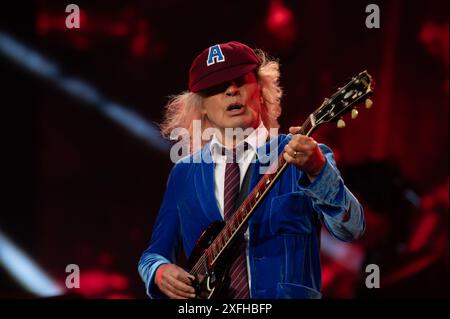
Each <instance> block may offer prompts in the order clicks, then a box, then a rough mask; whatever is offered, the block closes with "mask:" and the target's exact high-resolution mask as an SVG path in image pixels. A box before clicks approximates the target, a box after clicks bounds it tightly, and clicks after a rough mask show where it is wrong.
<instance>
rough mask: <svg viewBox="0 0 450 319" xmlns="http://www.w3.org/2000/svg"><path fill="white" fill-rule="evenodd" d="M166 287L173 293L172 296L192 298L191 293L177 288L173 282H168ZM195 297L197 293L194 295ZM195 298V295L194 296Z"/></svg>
mask: <svg viewBox="0 0 450 319" xmlns="http://www.w3.org/2000/svg"><path fill="white" fill-rule="evenodd" d="M166 289H167V291H168V292H169V293H171V294H172V296H174V298H176V299H188V298H191V294H189V293H185V292H183V291H182V290H179V289H177V288H176V287H175V286H174V285H173V283H167V285H166ZM194 297H195V295H194ZM192 298H193V297H192Z"/></svg>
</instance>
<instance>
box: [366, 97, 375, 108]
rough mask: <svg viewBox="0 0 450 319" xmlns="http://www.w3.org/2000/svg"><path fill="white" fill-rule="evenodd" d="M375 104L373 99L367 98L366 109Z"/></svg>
mask: <svg viewBox="0 0 450 319" xmlns="http://www.w3.org/2000/svg"><path fill="white" fill-rule="evenodd" d="M372 105H373V101H372V100H371V99H366V109H370V108H371V107H372Z"/></svg>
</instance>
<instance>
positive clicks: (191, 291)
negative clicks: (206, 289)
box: [172, 279, 195, 294]
mask: <svg viewBox="0 0 450 319" xmlns="http://www.w3.org/2000/svg"><path fill="white" fill-rule="evenodd" d="M172 286H174V287H175V288H177V289H178V290H180V291H183V292H184V293H186V294H194V293H195V289H194V287H192V286H190V285H187V284H185V283H184V282H182V281H180V280H177V279H174V281H173V282H172Z"/></svg>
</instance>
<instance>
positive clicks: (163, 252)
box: [138, 165, 181, 298]
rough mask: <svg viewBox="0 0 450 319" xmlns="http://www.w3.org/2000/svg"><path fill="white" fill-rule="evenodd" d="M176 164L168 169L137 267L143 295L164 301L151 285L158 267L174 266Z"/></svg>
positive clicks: (176, 220)
mask: <svg viewBox="0 0 450 319" xmlns="http://www.w3.org/2000/svg"><path fill="white" fill-rule="evenodd" d="M176 169H177V165H175V166H174V168H173V169H172V171H171V173H170V175H169V178H168V182H167V186H166V191H165V194H164V198H163V201H162V204H161V207H160V209H159V213H158V217H157V219H156V222H155V224H154V226H153V232H152V236H151V240H150V245H149V247H148V248H147V249H146V250H145V251H144V252H143V254H142V256H141V258H140V260H139V265H138V270H139V274H140V276H141V278H142V280H143V281H144V283H145V287H146V292H147V295H148V296H149V297H150V298H166V296H165V295H164V294H163V293H162V292H161V291H160V290H159V288H158V286H157V285H156V284H155V283H154V278H155V274H156V269H157V268H158V267H159V266H160V265H162V264H168V263H174V262H175V259H176V254H177V250H178V247H179V240H180V237H181V236H180V225H179V216H178V209H177V204H176V203H177V201H176V196H177V189H176V188H177V184H181V183H180V181H177V177H176V175H177V174H176V172H175V171H176Z"/></svg>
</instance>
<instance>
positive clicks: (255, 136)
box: [209, 121, 269, 162]
mask: <svg viewBox="0 0 450 319" xmlns="http://www.w3.org/2000/svg"><path fill="white" fill-rule="evenodd" d="M268 134H269V132H268V131H267V128H266V127H265V126H264V124H263V122H262V121H261V123H260V124H259V126H258V127H257V128H256V129H254V130H253V132H252V133H251V134H250V135H249V136H247V138H245V139H244V141H242V142H241V143H240V144H242V143H247V144H248V145H249V148H248V149H249V150H251V151H252V153H256V155H257V156H258V151H257V150H258V148H259V147H261V146H263V145H264V144H266V141H267V136H268ZM240 144H239V145H240ZM209 147H210V151H211V155H212V157H213V160H214V162H216V160H217V159H223V155H222V150H223V149H224V148H225V146H224V145H222V143H221V142H220V141H219V139H218V138H217V136H216V135H215V134H214V135H213V137H212V139H211V143H210V146H209Z"/></svg>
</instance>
